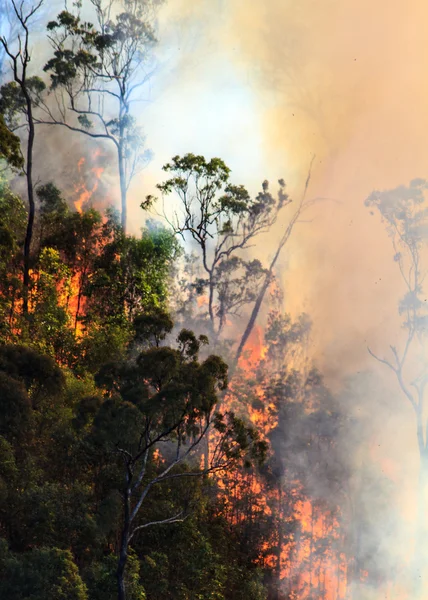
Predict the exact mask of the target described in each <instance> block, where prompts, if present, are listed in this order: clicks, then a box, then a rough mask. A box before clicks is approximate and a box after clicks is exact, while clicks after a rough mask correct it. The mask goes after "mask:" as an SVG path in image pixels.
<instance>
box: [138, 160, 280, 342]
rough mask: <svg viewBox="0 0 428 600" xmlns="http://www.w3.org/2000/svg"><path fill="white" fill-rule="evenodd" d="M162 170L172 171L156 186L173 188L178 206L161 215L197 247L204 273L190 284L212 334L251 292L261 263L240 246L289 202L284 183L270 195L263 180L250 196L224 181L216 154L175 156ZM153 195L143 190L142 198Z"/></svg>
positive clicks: (261, 230)
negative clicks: (259, 189) (202, 305)
mask: <svg viewBox="0 0 428 600" xmlns="http://www.w3.org/2000/svg"><path fill="white" fill-rule="evenodd" d="M163 170H164V171H166V172H167V173H171V174H172V177H171V178H170V179H168V180H167V181H165V182H164V183H162V184H159V185H158V186H157V188H158V189H159V190H160V191H161V192H162V195H163V197H166V196H169V195H170V194H171V193H172V192H175V193H176V194H177V195H178V197H179V200H180V204H181V210H182V212H181V214H177V213H174V216H173V217H172V218H169V217H168V216H167V215H166V213H165V210H164V216H165V218H167V220H168V222H169V223H170V225H171V227H172V229H173V231H174V232H175V234H176V235H180V236H181V237H182V238H183V239H184V240H186V239H190V240H191V241H192V242H194V243H196V245H197V247H198V249H199V250H200V252H201V258H200V261H201V267H202V270H203V274H204V276H203V277H200V278H198V279H197V280H196V281H195V282H194V284H193V285H194V287H195V288H196V289H197V293H199V294H200V295H201V294H203V293H205V291H207V295H208V302H207V307H208V317H209V320H210V323H211V330H212V333H213V334H214V336H215V337H218V336H219V335H220V333H221V332H222V330H223V328H224V326H225V323H226V320H227V318H228V317H229V315H236V314H239V311H240V310H241V309H242V308H243V307H244V306H246V305H248V304H251V303H252V302H253V301H254V299H255V297H256V290H257V287H258V285H259V283H260V281H261V280H262V278H263V275H264V269H263V267H262V264H261V263H260V261H258V260H246V259H245V258H244V256H243V251H245V250H246V249H248V247H249V246H250V245H251V244H252V243H253V242H254V240H255V238H256V237H257V236H258V235H260V234H261V233H266V232H267V231H268V230H269V229H270V227H272V225H273V224H274V223H275V221H276V219H277V216H278V213H279V211H280V210H281V209H282V208H283V207H284V206H286V205H287V204H288V203H289V202H290V200H289V198H288V195H287V194H286V193H285V184H284V182H283V181H282V180H281V181H280V182H279V191H278V196H277V198H274V197H273V196H272V194H271V193H270V191H269V186H268V183H267V182H264V184H263V191H262V192H260V193H259V195H258V196H257V198H256V199H255V200H252V199H251V197H250V195H249V193H248V191H247V190H246V189H245V187H244V186H242V185H233V184H231V183H230V182H229V177H230V169H229V168H228V167H227V166H226V164H225V163H224V162H223V161H222V160H221V159H219V158H213V159H211V160H210V161H206V160H205V158H204V157H203V156H195V155H194V154H186V155H185V156H183V157H179V156H175V157H174V158H173V159H172V161H171V162H170V163H168V164H166V165H165V166H164V167H163ZM153 200H154V198H152V197H151V196H149V197H148V198H147V200H146V203H147V204H150V203H151V202H153Z"/></svg>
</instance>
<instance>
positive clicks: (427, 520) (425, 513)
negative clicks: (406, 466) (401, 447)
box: [412, 417, 428, 600]
mask: <svg viewBox="0 0 428 600" xmlns="http://www.w3.org/2000/svg"><path fill="white" fill-rule="evenodd" d="M421 421H422V417H420V418H418V425H417V427H418V438H419V440H421V439H422V445H420V448H419V450H420V468H419V480H418V490H417V521H416V540H415V555H414V561H413V562H414V564H413V573H412V576H413V581H414V585H413V589H414V591H413V594H414V598H415V600H425V597H426V594H425V592H426V590H425V585H426V581H427V576H428V573H427V571H426V568H425V564H426V556H427V549H426V541H427V536H428V454H427V449H426V448H425V447H424V444H423V434H422V437H420V432H421V430H422V425H421Z"/></svg>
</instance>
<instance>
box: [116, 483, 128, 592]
mask: <svg viewBox="0 0 428 600" xmlns="http://www.w3.org/2000/svg"><path fill="white" fill-rule="evenodd" d="M130 495H131V493H130V488H129V486H127V488H126V490H125V497H124V503H123V504H124V515H123V529H122V535H121V540H120V550H119V561H118V564H117V571H116V577H117V598H118V600H126V590H125V567H126V562H127V560H128V545H129V532H130V526H131V510H130V508H131V498H130Z"/></svg>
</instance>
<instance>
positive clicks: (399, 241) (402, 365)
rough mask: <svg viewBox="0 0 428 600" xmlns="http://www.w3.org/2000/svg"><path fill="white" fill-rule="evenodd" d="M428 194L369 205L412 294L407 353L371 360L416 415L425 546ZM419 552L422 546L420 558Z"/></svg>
mask: <svg viewBox="0 0 428 600" xmlns="http://www.w3.org/2000/svg"><path fill="white" fill-rule="evenodd" d="M427 189H428V182H427V181H425V180H423V179H414V180H413V181H411V182H410V184H409V185H408V186H404V185H401V186H399V187H397V188H395V189H392V190H386V191H374V192H373V193H372V194H371V195H370V196H369V197H368V198H367V200H366V202H365V204H366V206H368V207H370V208H372V209H376V210H377V211H378V212H379V214H380V216H381V218H382V221H383V223H385V226H386V230H387V232H388V235H389V236H390V238H391V240H392V245H393V249H394V261H395V262H396V264H397V266H398V269H399V271H400V275H401V279H402V281H403V283H404V286H405V290H406V291H405V294H404V296H403V298H401V300H400V302H399V305H398V311H399V314H400V315H401V316H402V317H403V327H404V330H405V331H406V336H405V340H404V344H403V346H402V348H401V349H399V348H397V347H396V346H392V345H391V346H390V350H391V357H390V358H389V357H382V356H379V355H377V354H375V353H374V352H373V351H372V350H371V349H370V348H369V349H368V350H369V353H370V354H371V356H373V357H374V358H375V359H376V360H377V361H378V362H380V363H382V364H383V365H385V366H386V367H387V368H388V369H390V370H391V371H392V372H393V373H394V376H395V378H396V380H397V383H398V386H399V388H400V390H401V392H402V394H403V396H404V398H405V399H406V401H407V402H409V404H410V406H411V407H412V410H413V412H414V415H415V424H416V437H417V443H418V448H419V456H420V480H419V500H418V524H417V527H418V534H417V536H418V541H419V544H425V534H426V531H427V524H426V499H427V485H428V439H427V434H428V420H427V416H426V412H425V401H426V386H427V383H428V359H427V356H426V332H427V325H428V306H427V302H426V298H425V294H424V291H423V282H424V276H425V269H424V266H423V256H424V248H425V246H426V244H427V242H428V208H427V191H426V190H427ZM418 548H419V546H418V545H417V549H416V554H418ZM416 569H417V573H416V574H415V578H416V582H417V583H416V585H417V587H418V589H419V590H421V588H422V584H421V581H422V576H421V574H420V572H419V569H418V567H416ZM420 593H422V592H421V591H420Z"/></svg>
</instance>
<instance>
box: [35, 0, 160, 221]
mask: <svg viewBox="0 0 428 600" xmlns="http://www.w3.org/2000/svg"><path fill="white" fill-rule="evenodd" d="M162 2H163V0H134V1H131V2H129V1H127V0H113V1H109V2H107V1H104V0H91V5H92V8H93V16H94V20H95V24H94V23H91V22H89V21H85V20H83V19H82V17H81V14H80V11H79V12H78V13H77V14H73V13H71V12H69V11H63V12H61V13H60V14H59V15H58V17H57V20H56V21H51V22H50V23H49V24H48V31H49V40H50V42H51V46H52V49H53V52H54V55H53V57H52V58H51V59H50V60H49V61H48V62H47V63H46V66H45V71H46V72H48V73H49V74H50V77H51V90H52V92H53V97H54V102H53V103H52V102H46V103H44V104H43V109H44V116H43V118H41V119H39V122H40V123H45V124H49V125H61V126H63V127H66V128H67V129H69V130H71V131H76V132H79V133H82V134H84V135H86V136H89V137H91V138H93V139H96V140H100V141H103V140H105V141H108V142H109V143H111V144H113V145H114V146H115V148H116V152H117V167H118V174H119V180H120V194H121V222H122V227H123V229H124V230H125V229H126V220H127V192H128V188H129V185H130V182H131V180H132V178H133V176H134V175H135V174H136V173H137V172H138V171H139V170H140V169H141V168H142V167H143V166H144V164H145V163H146V161H147V159H148V154H147V152H143V147H144V136H143V135H142V132H141V129H140V128H139V127H138V126H137V124H136V119H135V116H134V115H133V112H132V107H133V103H135V102H136V101H137V100H138V93H139V91H140V89H141V87H142V86H143V85H144V84H145V83H146V82H147V81H148V79H149V78H150V76H151V71H150V68H149V67H150V58H151V52H152V48H153V46H154V45H155V43H156V37H155V32H154V26H153V23H154V19H155V15H156V10H157V8H158V7H159V6H160V5H161V4H162Z"/></svg>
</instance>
